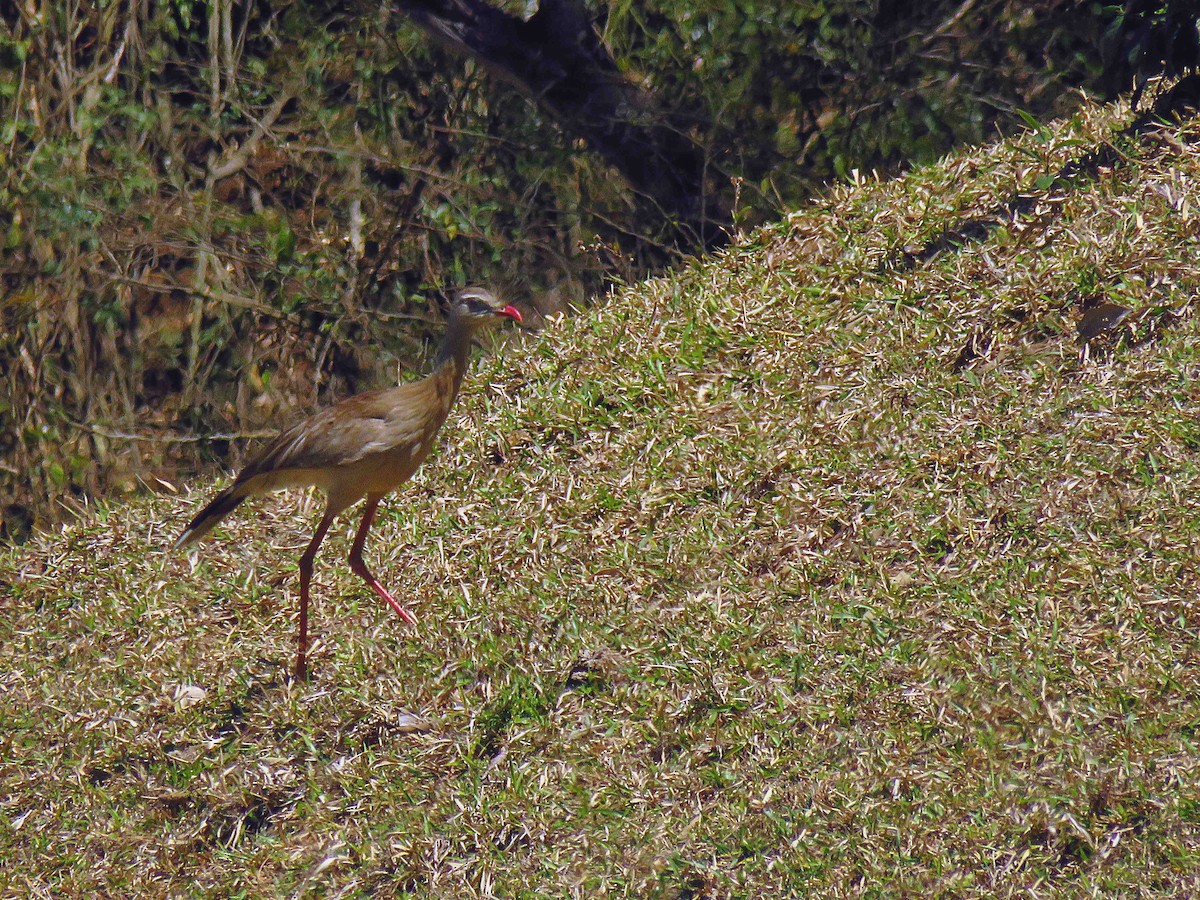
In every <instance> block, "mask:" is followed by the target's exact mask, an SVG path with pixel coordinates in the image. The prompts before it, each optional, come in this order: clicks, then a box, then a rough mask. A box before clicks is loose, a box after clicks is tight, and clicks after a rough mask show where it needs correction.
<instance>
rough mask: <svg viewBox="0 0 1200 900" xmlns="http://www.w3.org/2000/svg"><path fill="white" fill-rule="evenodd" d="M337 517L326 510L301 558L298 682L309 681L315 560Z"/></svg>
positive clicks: (297, 657)
mask: <svg viewBox="0 0 1200 900" xmlns="http://www.w3.org/2000/svg"><path fill="white" fill-rule="evenodd" d="M336 516H337V513H335V512H333V511H331V510H330V509H329V508H328V507H326V508H325V515H324V516H322V517H321V524H320V525H318V526H317V530H316V532H315V533H314V534H313V536H312V540H311V541H309V542H308V549H307V550H305V551H304V555H303V556H302V557H300V650H299V652H298V653H297V654H296V680H297V681H307V680H308V665H307V663H306V661H305V656H306V654H307V653H308V585H309V582H310V581H312V573H313V560H314V559H315V558H316V555H317V548H318V547H320V546H321V541H323V540H325V532H327V531H328V530H329V526H330V524H331V523H332V522H333V520H334V518H335V517H336Z"/></svg>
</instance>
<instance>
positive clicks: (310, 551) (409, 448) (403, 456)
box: [175, 287, 521, 681]
mask: <svg viewBox="0 0 1200 900" xmlns="http://www.w3.org/2000/svg"><path fill="white" fill-rule="evenodd" d="M504 319H512V320H514V321H516V322H517V323H518V324H519V323H520V322H521V313H520V312H519V311H518V310H517V309H516V307H514V306H511V305H509V304H506V303H504V302H503V301H501V300H498V299H497V298H496V296H495V295H494V294H493V293H492V292H491V291H489V290H487V289H486V288H482V287H469V288H465V289H464V290H462V291H459V292H458V294H457V295H456V296H455V297H454V299H453V300H452V302H451V304H450V307H449V311H448V314H447V320H446V332H445V336H444V337H443V339H442V343H441V347H440V349H439V350H438V354H437V357H436V358H435V360H434V364H433V371H432V372H431V373H430V374H429V375H427V376H426V377H424V378H422V379H420V380H418V381H412V382H407V383H403V384H400V385H398V386H396V387H392V388H386V389H384V390H378V391H370V392H368V393H364V394H357V395H355V396H352V397H348V398H346V399H345V400H342V401H341V402H339V403H335V404H334V405H332V406H329V407H326V408H325V409H322V410H320V411H318V412H316V413H314V414H313V415H312V416H309V417H308V418H307V419H304V420H303V421H301V422H298V423H297V424H295V425H293V426H292V427H291V428H288V429H286V430H285V431H283V432H281V433H280V434H279V435H278V436H277V437H275V438H274V439H273V440H272V441H271V442H270V443H268V444H267V445H266V446H265V447H263V449H262V450H261V451H260V452H259V453H258V454H257V455H256V456H255V457H254V458H253V459H252V460H251V461H250V462H249V463H247V464H246V466H245V468H243V469H242V471H241V472H240V474H238V476H237V478H235V479H234V481H233V483H232V484H230V485H229V487H227V488H225V490H223V491H221V493H219V494H217V496H216V497H215V498H213V500H212V501H211V502H210V503H209V504H208V505H207V506H205V507H204V508H203V509H202V510H200V512H199V513H197V514H196V516H195V518H193V519H192V521H191V523H190V524H189V525H188V526H187V528H186V529H184V531H183V533H182V534H181V535H180V536H179V538H178V539H177V540H176V541H175V547H176V549H182V548H185V547H188V546H190V545H192V544H194V543H196V542H197V541H199V540H201V539H202V538H204V537H205V536H206V535H208V534H209V532H211V531H212V530H213V528H214V527H215V526H216V525H217V523H218V522H220V521H221V520H222V519H224V518H225V517H226V516H227V515H229V514H230V513H231V512H232V511H233V510H234V509H236V508H237V507H238V506H239V505H240V504H241V503H242V501H243V500H246V499H247V498H249V497H255V496H259V495H261V494H266V493H270V492H272V491H277V490H283V489H286V488H295V487H309V486H315V487H317V488H320V489H321V490H322V491H324V493H325V512H324V514H323V515H322V516H321V521H320V523H319V524H318V525H317V528H316V531H315V532H314V533H313V536H312V540H310V541H309V544H308V547H307V549H306V550H305V551H304V555H303V556H301V557H300V633H299V639H298V650H297V654H296V666H295V670H294V674H295V677H296V680H297V681H305V680H307V678H308V666H307V660H306V655H307V652H308V602H309V584H310V583H311V581H312V572H313V561H314V559H315V558H316V555H317V549H318V548H319V547H320V546H321V541H322V540H324V538H325V532H326V531H328V530H329V526H330V525H331V524H332V523H333V520H334V519H335V518H336V517H337V516H338V514H339V513H341V512H342V511H344V510H346V509H348V508H349V507H351V506H353V505H354V504H355V503H357V502H358V501H359V500H363V499H365V500H366V505H365V506H364V508H363V513H362V519H361V521H360V522H359V526H358V532H357V533H356V534H355V536H354V543H353V545H352V546H351V549H350V558H349V563H350V569H351V570H352V571H353V572H354V573H355V574H356V575H358V576H359V577H361V578H362V579H363V580H364V581H366V582H367V584H369V585H370V586H371V589H372V590H373V591H374V592H375V593H376V594H378V595H379V597H380V598H381V599H382V600H383V601H384V602H385V603H387V604H388V606H390V607H391V608H392V609H393V610H395V611H396V614H397V615H398V616H400V618H401V619H402V620H404V621H405V622H407V623H409V624H410V625H415V624H416V623H417V620H416V617H415V616H413V615H412V613H410V612H409V611H408V610H407V609H405V608H404V607H403V606H401V605H400V602H399V601H398V600H396V598H395V597H393V596H392V595H391V594H390V593H389V592H388V591H387V589H386V588H385V587H384V586H383V585H381V584H380V583H379V581H378V580H377V579H376V578H375V576H374V575H372V574H371V572H370V570H369V569H368V568H367V565H366V563H365V562H363V558H362V551H363V544H364V543H365V542H366V539H367V532H368V531H370V529H371V523H372V522H373V521H374V519H375V512H376V510H377V509H378V507H379V504H380V501H382V500H383V498H384V496H385V495H387V494H388V493H390V492H391V491H393V490H395V489H396V488H398V487H400V485H402V484H404V482H406V481H408V480H409V479H410V478H411V477H412V476H413V473H414V472H416V470H417V468H418V467H419V466H420V465H421V463H422V462H423V461H424V460H425V458H426V457H427V456H428V455H429V453H430V451H431V450H432V449H433V445H434V439H435V438H436V437H437V433H438V431H439V429H440V428H441V427H442V423H444V422H445V421H446V417H447V416H448V415H449V414H450V408H451V406H453V405H454V401H455V398H457V396H458V392H459V388H460V387H461V385H462V380H463V375H464V374H465V373H466V370H467V364H468V361H469V359H470V354H471V345H472V341H473V339H474V338H475V336H476V335H477V334H479V333H480V332H482V331H484V330H485V329H487V328H488V327H489V326H491V325H494V324H496V323H498V322H500V321H502V320H504Z"/></svg>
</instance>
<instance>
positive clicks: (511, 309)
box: [496, 304, 521, 322]
mask: <svg viewBox="0 0 1200 900" xmlns="http://www.w3.org/2000/svg"><path fill="white" fill-rule="evenodd" d="M496 315H498V316H508V317H509V318H510V319H516V320H517V321H518V322H520V321H521V311H520V310H518V309H517V308H516V307H515V306H512V305H511V304H510V305H508V306H506V307H504V309H502V310H500V311H499V312H498V313H496Z"/></svg>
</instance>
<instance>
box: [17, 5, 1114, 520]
mask: <svg viewBox="0 0 1200 900" xmlns="http://www.w3.org/2000/svg"><path fill="white" fill-rule="evenodd" d="M588 2H590V3H591V9H592V10H593V12H594V14H595V16H596V21H597V25H598V27H599V28H600V29H601V30H602V32H603V37H604V40H605V42H606V44H607V46H608V47H610V48H611V49H612V51H613V53H614V55H615V57H616V59H617V60H618V62H619V64H620V65H621V66H622V67H623V69H624V71H625V72H626V74H627V75H628V77H630V78H631V79H634V80H636V81H637V82H639V83H640V84H643V85H644V86H645V87H646V88H647V90H648V93H649V96H650V97H651V98H652V100H653V103H652V104H650V105H648V106H647V109H646V118H647V121H657V120H658V119H659V118H661V117H662V116H664V115H666V114H667V112H670V113H671V114H672V115H673V116H674V118H673V121H675V122H676V123H677V124H678V125H679V126H680V127H681V128H685V129H686V130H687V131H688V133H689V134H691V135H692V136H694V137H695V139H696V140H697V141H699V142H700V143H701V144H702V146H703V147H704V148H705V150H706V152H707V153H708V155H709V158H710V160H711V163H712V165H711V170H712V172H714V173H716V174H715V175H714V177H713V184H712V189H713V190H714V191H715V192H717V193H720V194H727V195H728V201H729V203H733V202H734V196H735V194H734V190H733V189H732V188H731V187H730V185H731V179H735V178H736V179H739V180H738V182H737V183H738V184H739V185H740V186H741V187H739V189H738V190H739V191H740V194H739V195H738V196H737V202H738V203H739V205H741V206H742V207H744V208H743V209H741V210H739V211H738V215H737V218H736V221H737V223H738V226H739V227H742V226H749V225H753V224H754V223H756V222H760V221H763V220H766V219H770V218H774V217H777V216H778V215H779V214H780V212H781V211H783V210H785V209H789V208H792V207H794V206H798V205H800V204H801V203H803V202H805V201H806V200H807V199H808V198H809V197H810V196H812V194H813V193H814V191H815V190H816V189H817V185H818V184H819V183H820V182H821V181H822V180H824V179H826V178H828V177H831V176H834V175H841V176H845V175H847V174H848V173H850V172H851V171H852V170H854V169H864V168H870V167H874V166H887V165H895V164H898V163H899V162H900V161H902V160H908V159H928V158H930V157H932V156H935V155H937V154H939V153H942V152H944V151H945V150H946V149H947V148H948V147H950V146H952V145H953V144H955V143H957V142H961V141H963V140H978V139H979V138H981V137H982V136H984V135H985V134H987V133H989V132H990V131H991V130H992V129H993V128H995V127H997V126H998V125H1000V124H1002V123H1003V122H1004V121H1007V120H1009V119H1013V120H1015V119H1014V116H1013V114H1012V112H1011V111H1012V110H1023V111H1027V112H1028V114H1029V115H1031V116H1033V117H1034V118H1035V119H1037V118H1040V117H1043V116H1044V115H1046V114H1047V113H1049V112H1053V111H1056V110H1057V109H1059V108H1060V107H1059V106H1058V105H1056V104H1057V103H1059V102H1062V99H1063V98H1064V97H1065V96H1066V94H1065V92H1064V91H1062V90H1060V89H1059V86H1061V85H1062V84H1064V83H1070V82H1071V81H1072V80H1078V79H1079V78H1080V77H1082V76H1081V73H1086V72H1088V71H1090V69H1089V68H1088V67H1089V66H1090V65H1092V64H1093V63H1092V61H1091V58H1090V57H1089V52H1088V48H1089V46H1090V44H1089V42H1090V41H1091V40H1092V38H1093V36H1094V34H1093V33H1094V32H1095V31H1096V28H1099V27H1101V26H1102V25H1103V24H1104V23H1105V22H1107V20H1106V19H1103V18H1102V16H1101V13H1100V12H1098V11H1097V10H1094V9H1092V8H1090V7H1089V8H1088V10H1086V11H1082V12H1081V11H1079V10H1078V9H1077V6H1078V5H1077V4H1071V3H1068V2H1067V0H1059V2H1054V3H1051V4H1049V5H1046V4H1035V3H1033V2H1032V0H1007V2H1004V0H982V2H979V3H975V4H968V5H967V6H966V7H965V8H964V10H965V12H964V14H963V15H962V16H961V17H959V18H955V17H954V13H955V11H956V10H957V9H958V8H959V7H960V6H961V4H958V3H944V2H938V3H934V4H930V5H928V6H926V7H922V8H921V9H920V10H918V11H917V12H916V13H913V12H912V11H911V10H909V11H907V12H905V14H904V15H903V16H901V15H899V14H898V10H897V8H896V7H897V4H894V3H887V2H883V0H812V2H797V3H777V2H766V0H736V2H735V0H651V2H646V3H642V2H633V0H612V2H608V0H588ZM503 8H504V9H506V10H507V11H509V12H512V13H514V14H519V15H529V14H532V13H533V12H534V11H536V9H537V6H536V4H533V3H527V2H524V0H513V2H510V3H506V4H504V5H503ZM1034 12H1036V13H1037V14H1036V15H1034ZM914 16H915V18H914ZM131 17H132V18H131ZM1095 17H1100V18H1095ZM1097 22H1100V23H1101V25H1097V24H1096V23H1097ZM63 72H71V73H74V74H73V75H72V76H71V78H69V79H64V78H63V77H62V75H61V73H63ZM0 161H3V162H4V164H5V167H4V174H3V176H2V177H0V241H2V242H3V246H4V248H5V254H4V262H3V272H2V273H0V275H2V277H3V278H4V290H5V298H4V300H3V301H2V305H0V326H2V331H3V333H5V334H8V335H12V336H14V339H15V342H16V343H15V346H17V347H19V348H24V349H25V350H26V351H27V352H28V353H29V355H30V358H31V359H36V360H37V361H38V362H37V364H36V365H33V364H30V365H20V366H11V367H8V368H9V369H10V371H11V373H12V376H13V377H12V378H10V379H9V381H10V387H9V388H8V390H9V392H10V395H9V396H7V397H5V398H3V403H2V404H0V408H2V409H3V410H6V411H4V412H0V431H7V432H9V433H12V434H16V435H19V436H20V437H19V439H18V440H16V442H15V444H14V445H12V446H9V447H6V448H5V452H6V454H7V457H6V459H5V460H4V465H3V466H2V467H0V485H2V486H3V487H4V488H5V489H11V490H12V491H13V492H16V493H17V494H19V495H21V496H22V498H23V501H24V500H31V499H36V501H37V503H38V505H39V506H41V507H42V508H50V507H52V506H53V504H52V503H51V501H54V500H60V499H65V498H69V497H72V496H86V495H90V494H92V493H94V491H95V490H96V489H97V488H98V487H99V486H100V485H103V484H111V483H112V481H113V479H114V478H117V479H119V480H121V481H122V482H124V483H126V484H128V485H129V486H133V485H134V484H135V483H136V482H135V480H134V479H132V478H129V477H128V476H127V474H124V473H128V472H131V471H138V472H142V471H146V470H149V471H153V472H156V473H161V476H162V477H164V478H166V479H167V480H170V479H171V478H173V477H174V475H175V473H176V472H178V471H181V470H182V471H184V472H186V471H189V470H192V469H194V468H195V467H197V466H198V465H200V464H202V463H204V462H206V461H207V460H208V458H209V455H210V454H212V453H216V454H218V455H226V454H230V453H232V454H234V455H236V454H237V453H238V452H239V449H240V447H241V446H242V444H240V443H238V442H233V443H228V444H224V443H223V444H217V445H212V446H210V445H207V444H204V443H198V442H191V441H187V440H185V441H174V440H162V439H161V438H163V437H167V438H175V437H181V438H188V437H191V434H190V431H191V430H192V429H195V430H197V431H208V432H219V433H239V432H256V431H258V430H260V429H264V428H267V427H269V426H271V425H274V424H278V422H279V421H281V420H282V419H284V418H286V417H287V416H288V415H292V414H295V413H296V412H298V411H300V410H305V409H309V408H311V407H312V406H313V405H315V404H316V403H318V402H319V401H320V400H321V399H323V396H324V395H342V394H344V393H346V392H347V391H350V390H354V389H357V388H360V387H365V386H368V385H371V384H374V383H378V382H380V381H382V380H384V379H385V378H391V377H392V376H393V375H394V372H395V369H396V363H397V361H398V360H404V361H406V362H408V363H412V362H413V361H414V360H415V359H416V358H417V357H418V356H419V355H420V350H421V348H422V346H423V341H424V339H425V337H426V336H427V334H428V332H429V331H430V329H429V328H428V325H427V323H428V322H429V321H430V320H431V319H435V318H436V316H434V315H431V314H432V313H433V308H432V307H433V303H432V302H431V301H432V299H433V297H434V296H435V295H436V294H437V293H439V292H444V291H445V290H447V289H449V288H451V287H453V286H454V285H458V284H462V283H464V282H480V281H485V282H490V283H492V284H494V285H496V286H498V287H499V288H500V289H501V290H505V289H507V290H509V291H510V292H511V293H512V294H513V297H514V299H519V298H521V297H531V298H532V300H531V301H530V305H532V306H536V307H537V308H538V309H540V310H541V311H543V312H547V313H550V312H555V311H558V310H560V309H562V308H563V307H564V306H565V305H566V304H567V303H569V302H579V301H581V300H582V299H583V298H584V297H586V296H588V295H591V294H594V293H599V292H600V291H601V290H602V288H603V287H604V286H605V285H606V284H610V283H612V282H613V281H614V280H616V281H624V282H629V281H632V280H634V279H636V278H637V277H639V276H640V275H641V274H644V273H645V272H647V271H650V270H651V269H653V268H655V267H658V266H661V265H662V263H663V262H664V260H666V259H670V258H672V257H671V251H670V249H669V248H664V247H663V246H661V245H660V244H659V243H658V238H657V236H656V235H655V233H654V231H653V229H652V228H651V227H649V226H647V224H646V223H645V222H639V221H638V220H637V219H636V218H635V215H636V213H635V211H636V210H637V209H638V203H637V202H635V198H633V197H632V196H631V194H630V192H629V190H628V189H627V188H626V187H625V186H624V185H623V184H621V182H620V180H619V179H618V178H616V177H614V174H613V172H612V171H611V170H610V169H609V168H608V166H607V165H605V164H604V163H603V162H602V161H601V160H600V159H598V158H597V157H596V156H595V155H594V154H590V153H588V152H586V149H585V148H581V147H580V146H578V145H577V144H576V142H575V140H574V138H573V136H571V135H568V134H564V133H563V132H562V131H561V130H560V129H559V127H558V126H557V125H556V124H555V123H554V122H553V121H551V120H550V119H548V118H547V116H546V115H545V113H544V112H543V111H542V110H541V109H539V107H538V106H537V105H536V103H534V102H531V101H530V100H528V99H527V98H525V97H523V96H521V95H519V94H518V93H517V92H516V91H514V89H513V88H511V87H510V86H508V85H506V84H504V83H502V82H501V81H500V80H498V79H496V78H494V77H493V76H492V75H491V74H489V73H487V72H486V71H485V69H484V68H483V67H481V66H479V65H477V64H475V63H473V62H469V61H464V60H462V59H461V58H459V57H457V56H453V55H451V54H449V53H448V52H447V51H446V50H444V49H442V48H440V47H439V46H436V45H434V44H432V43H431V42H430V41H429V39H428V37H427V36H426V35H425V34H424V33H422V32H421V31H419V30H418V29H416V28H415V27H413V25H412V24H411V23H410V22H409V21H408V20H407V19H405V18H404V17H403V16H401V15H400V14H399V13H396V12H394V11H393V12H391V13H388V14H387V15H382V14H380V15H376V14H375V13H366V12H364V11H363V9H361V8H356V7H352V8H345V7H342V6H340V5H323V4H290V5H285V6H283V7H279V8H275V7H271V6H269V5H266V4H245V5H239V4H232V3H228V2H218V3H210V4H204V3H199V2H193V0H156V2H155V3H153V4H150V5H144V6H141V7H138V9H137V10H134V11H131V10H130V9H129V8H126V7H123V6H121V5H119V4H111V3H109V4H94V5H91V6H88V5H83V6H73V7H72V6H62V5H58V6H55V5H53V4H50V5H47V6H45V8H44V9H43V8H42V7H39V6H38V5H37V4H32V5H29V4H26V5H24V6H21V7H20V8H19V9H18V10H17V15H16V16H15V17H14V18H12V19H11V20H5V21H3V22H0ZM549 288H553V289H554V292H553V293H552V294H551V293H549V292H548V291H547V289H549ZM536 311H537V310H531V312H536ZM397 316H399V317H400V319H399V321H400V322H411V323H412V324H410V325H403V324H401V325H398V319H397ZM535 319H536V316H535ZM14 358H15V357H14ZM272 373H274V374H273V375H272ZM49 398H52V399H53V403H52V402H50V399H49ZM18 410H19V411H21V412H20V415H18V413H17V412H16V411H18ZM26 424H32V425H33V426H35V427H33V428H31V429H27V428H25V427H24V426H25V425H26ZM41 425H46V426H48V427H49V428H50V431H49V432H43V431H41V430H39V427H38V426H41ZM48 433H53V434H55V435H59V436H60V437H59V438H57V440H61V441H63V442H64V443H63V444H62V445H59V444H54V443H52V442H51V441H50V440H49V439H44V438H41V437H37V435H42V434H48ZM114 433H121V434H130V433H145V434H146V435H147V437H148V439H147V440H145V441H138V442H130V441H128V440H126V439H123V438H122V439H118V438H113V437H106V436H105V435H106V434H114ZM67 436H69V438H68V437H67ZM67 444H70V446H69V447H68V446H67ZM78 458H83V459H91V460H92V464H91V465H90V466H84V467H80V466H78V465H76V464H75V462H74V460H76V459H78ZM28 470H36V472H37V473H38V474H37V475H35V476H34V478H33V479H32V483H30V482H27V481H25V480H24V479H21V480H20V481H19V482H18V481H17V479H16V478H15V476H13V475H12V474H11V473H15V472H22V471H28ZM43 471H44V472H46V473H50V474H46V475H45V477H43V476H42V474H41V473H43Z"/></svg>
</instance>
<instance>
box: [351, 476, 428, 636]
mask: <svg viewBox="0 0 1200 900" xmlns="http://www.w3.org/2000/svg"><path fill="white" fill-rule="evenodd" d="M378 506H379V498H378V497H375V498H367V508H366V509H365V510H363V517H362V523H361V524H359V526H358V534H356V535H355V536H354V546H353V547H351V548H350V568H351V569H352V570H353V571H354V573H355V574H356V575H359V576H361V577H362V579H363V580H364V581H366V583H367V584H369V585H370V586H371V589H372V590H374V591H375V593H377V594H378V595H379V596H380V597H382V598H383V600H384V602H386V603H387V605H388V606H390V607H391V608H392V609H394V610H395V611H396V614H397V615H398V616H400V618H401V619H403V620H404V621H405V622H407V623H408V624H409V625H416V624H417V617H416V616H414V615H413V614H412V613H410V612H409V611H408V610H407V609H405V608H404V607H403V606H401V605H400V604H399V603H398V602H397V600H396V598H395V597H393V596H392V595H391V594H389V593H388V592H387V589H386V588H384V586H383V585H382V584H380V583H379V582H378V581H376V580H375V576H374V575H372V574H371V573H370V572H369V571H367V564H366V563H365V562H363V558H362V551H363V544H365V543H366V541H367V532H368V531H370V530H371V523H372V522H374V521H375V510H376V508H377V507H378Z"/></svg>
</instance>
